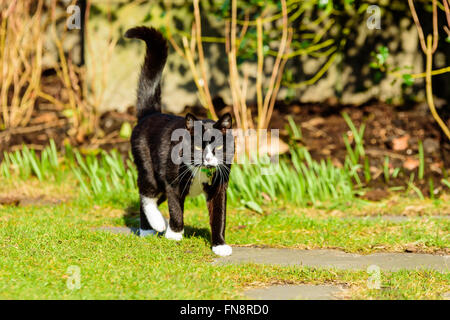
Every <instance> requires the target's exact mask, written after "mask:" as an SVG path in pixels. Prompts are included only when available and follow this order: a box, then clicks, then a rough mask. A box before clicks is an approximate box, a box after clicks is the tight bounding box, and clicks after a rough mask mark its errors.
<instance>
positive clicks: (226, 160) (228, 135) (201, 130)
mask: <svg viewBox="0 0 450 320" xmlns="http://www.w3.org/2000/svg"><path fill="white" fill-rule="evenodd" d="M231 128H232V118H231V114H229V113H226V114H224V115H223V116H222V117H220V119H219V120H217V121H215V122H214V121H212V120H198V119H197V118H196V117H195V116H193V115H192V114H190V113H188V114H187V115H186V129H187V131H188V132H189V134H190V141H191V143H190V146H191V159H190V161H191V164H192V165H194V166H196V167H206V168H215V167H218V166H221V165H226V164H231V162H232V161H233V157H234V137H233V135H232V132H231Z"/></svg>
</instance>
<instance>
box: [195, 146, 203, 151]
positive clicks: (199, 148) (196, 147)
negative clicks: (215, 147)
mask: <svg viewBox="0 0 450 320" xmlns="http://www.w3.org/2000/svg"><path fill="white" fill-rule="evenodd" d="M194 148H195V150H199V151H201V150H202V148H201V147H199V146H194Z"/></svg>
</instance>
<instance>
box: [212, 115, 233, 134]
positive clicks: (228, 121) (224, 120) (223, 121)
mask: <svg viewBox="0 0 450 320" xmlns="http://www.w3.org/2000/svg"><path fill="white" fill-rule="evenodd" d="M232 125H233V119H232V118H231V114H230V113H229V112H227V113H225V114H224V115H223V116H221V117H220V119H219V120H217V122H216V124H215V125H214V126H215V127H216V128H218V129H222V130H223V131H226V130H228V129H231V127H232Z"/></svg>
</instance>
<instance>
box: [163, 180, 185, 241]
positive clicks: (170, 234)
mask: <svg viewBox="0 0 450 320" xmlns="http://www.w3.org/2000/svg"><path fill="white" fill-rule="evenodd" d="M167 203H168V205H169V213H170V220H169V224H168V226H167V230H166V234H165V237H166V238H167V239H169V240H176V241H180V240H181V239H183V233H184V220H183V211H184V198H183V197H182V196H180V195H178V193H177V192H176V190H174V189H173V188H168V190H167Z"/></svg>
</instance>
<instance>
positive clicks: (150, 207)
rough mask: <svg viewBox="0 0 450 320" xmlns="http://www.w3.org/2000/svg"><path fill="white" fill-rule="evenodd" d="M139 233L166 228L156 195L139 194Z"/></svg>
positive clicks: (150, 232) (149, 232)
mask: <svg viewBox="0 0 450 320" xmlns="http://www.w3.org/2000/svg"><path fill="white" fill-rule="evenodd" d="M140 229H141V235H142V234H145V235H149V234H155V232H164V231H165V230H166V219H164V217H163V215H162V214H161V212H160V211H159V209H158V197H152V196H145V195H142V194H141V226H140Z"/></svg>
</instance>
